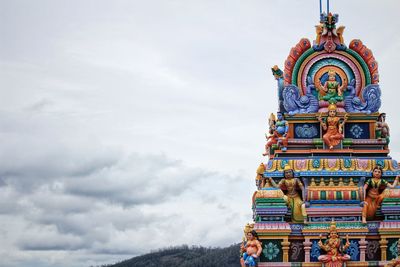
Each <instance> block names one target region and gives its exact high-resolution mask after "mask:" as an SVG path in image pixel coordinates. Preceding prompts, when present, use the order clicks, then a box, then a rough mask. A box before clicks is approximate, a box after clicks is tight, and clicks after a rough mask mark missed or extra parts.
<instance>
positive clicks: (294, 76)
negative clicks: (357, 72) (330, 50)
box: [292, 48, 371, 86]
mask: <svg viewBox="0 0 400 267" xmlns="http://www.w3.org/2000/svg"><path fill="white" fill-rule="evenodd" d="M345 52H347V53H348V54H350V55H351V56H353V57H354V58H355V59H356V60H357V62H358V63H359V64H360V65H361V68H362V69H363V71H364V77H365V85H366V86H367V85H369V84H371V73H370V72H369V68H368V65H367V63H366V62H365V61H364V59H363V58H362V57H361V56H360V55H359V54H358V53H357V52H356V51H354V50H352V49H350V48H347V49H346V50H345ZM312 53H314V50H313V49H312V48H309V49H308V50H307V51H305V52H304V53H303V54H302V55H301V56H300V57H299V58H298V59H297V61H296V64H295V65H294V67H293V71H292V84H294V85H297V75H298V73H299V69H300V66H301V64H302V63H303V62H304V60H305V59H306V58H307V57H308V56H310V55H311V54H312Z"/></svg>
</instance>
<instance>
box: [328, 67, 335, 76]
mask: <svg viewBox="0 0 400 267" xmlns="http://www.w3.org/2000/svg"><path fill="white" fill-rule="evenodd" d="M332 75H333V76H335V75H336V72H335V71H334V70H333V69H329V70H328V76H332Z"/></svg>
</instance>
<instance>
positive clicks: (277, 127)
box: [263, 112, 289, 156]
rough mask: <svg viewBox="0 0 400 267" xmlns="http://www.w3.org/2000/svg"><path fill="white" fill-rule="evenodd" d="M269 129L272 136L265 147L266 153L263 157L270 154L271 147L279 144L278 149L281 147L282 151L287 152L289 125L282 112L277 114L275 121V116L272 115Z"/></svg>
mask: <svg viewBox="0 0 400 267" xmlns="http://www.w3.org/2000/svg"><path fill="white" fill-rule="evenodd" d="M269 127H270V130H269V133H270V136H269V137H268V138H267V139H268V141H267V144H266V145H265V153H263V156H266V155H269V154H270V151H271V146H272V145H274V144H277V145H278V147H281V150H282V151H286V150H287V144H288V132H289V123H288V122H287V121H286V120H285V119H284V117H283V114H282V113H281V112H278V113H277V119H275V116H273V114H271V117H270V119H269Z"/></svg>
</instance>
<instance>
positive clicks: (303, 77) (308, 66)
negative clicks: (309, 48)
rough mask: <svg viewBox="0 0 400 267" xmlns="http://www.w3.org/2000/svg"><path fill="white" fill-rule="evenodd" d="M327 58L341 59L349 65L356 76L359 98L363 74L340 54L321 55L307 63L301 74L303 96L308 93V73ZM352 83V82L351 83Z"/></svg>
mask: <svg viewBox="0 0 400 267" xmlns="http://www.w3.org/2000/svg"><path fill="white" fill-rule="evenodd" d="M325 58H335V59H339V60H341V61H343V62H345V63H346V64H347V65H349V67H350V69H351V70H352V71H353V73H354V75H355V80H356V95H357V96H358V95H359V93H360V91H361V89H362V88H361V73H360V71H359V69H358V68H357V66H356V65H355V64H354V63H353V62H352V61H351V60H350V59H348V58H347V57H345V56H342V55H340V54H335V53H331V54H319V55H317V56H316V57H314V58H312V59H311V60H310V61H309V62H307V64H306V66H305V67H304V69H303V73H301V87H302V90H303V95H304V94H305V93H306V89H307V75H308V72H309V71H310V69H311V67H312V66H313V65H314V64H315V63H316V62H317V61H319V60H321V59H325ZM349 82H350V81H349Z"/></svg>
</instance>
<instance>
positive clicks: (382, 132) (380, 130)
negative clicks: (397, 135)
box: [375, 113, 390, 145]
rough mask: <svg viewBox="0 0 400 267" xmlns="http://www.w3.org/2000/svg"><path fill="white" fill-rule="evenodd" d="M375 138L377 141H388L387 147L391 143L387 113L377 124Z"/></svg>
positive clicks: (381, 115) (379, 118)
mask: <svg viewBox="0 0 400 267" xmlns="http://www.w3.org/2000/svg"><path fill="white" fill-rule="evenodd" d="M375 136H376V138H377V139H386V145H388V144H389V142H390V131H389V125H388V124H387V122H386V113H381V114H380V115H379V117H378V120H377V122H376V123H375Z"/></svg>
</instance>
